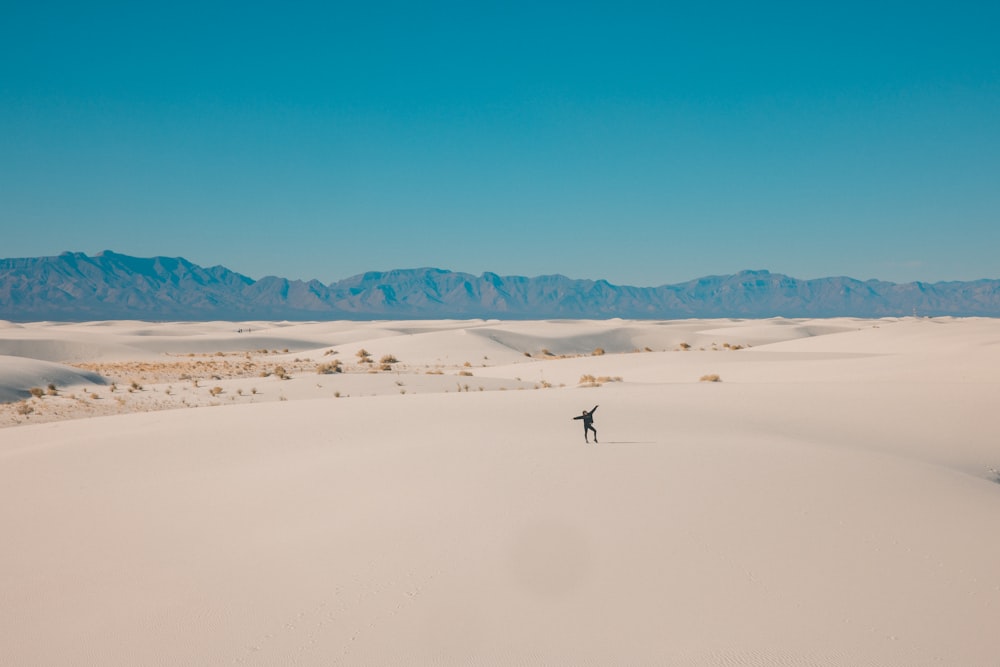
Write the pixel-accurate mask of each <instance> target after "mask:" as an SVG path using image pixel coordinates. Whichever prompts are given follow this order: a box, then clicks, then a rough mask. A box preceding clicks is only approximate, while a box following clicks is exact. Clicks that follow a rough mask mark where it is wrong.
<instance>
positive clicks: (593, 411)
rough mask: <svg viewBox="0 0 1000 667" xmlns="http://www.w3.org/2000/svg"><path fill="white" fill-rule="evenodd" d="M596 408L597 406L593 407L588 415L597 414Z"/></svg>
mask: <svg viewBox="0 0 1000 667" xmlns="http://www.w3.org/2000/svg"><path fill="white" fill-rule="evenodd" d="M597 407H598V406H596V405H595V406H594V409H593V410H591V411H590V414H594V413H595V412H597Z"/></svg>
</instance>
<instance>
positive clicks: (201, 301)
mask: <svg viewBox="0 0 1000 667" xmlns="http://www.w3.org/2000/svg"><path fill="white" fill-rule="evenodd" d="M914 311H916V312H917V313H918V314H920V315H955V316H976V315H978V316H987V317H997V316H1000V280H992V279H984V280H976V281H966V282H961V281H954V282H937V283H923V282H914V283H904V284H898V283H890V282H883V281H878V280H868V281H859V280H855V279H853V278H847V277H833V278H818V279H814V280H799V279H796V278H791V277H789V276H785V275H782V274H777V273H770V272H769V271H741V272H739V273H736V274H734V275H728V276H707V277H704V278H699V279H696V280H692V281H689V282H684V283H678V284H675V285H663V286H660V287H631V286H620V285H613V284H611V283H609V282H607V281H605V280H577V279H571V278H567V277H565V276H560V275H549V276H538V277H535V278H526V277H523V276H499V275H497V274H495V273H484V274H482V275H481V276H474V275H472V274H468V273H458V272H454V271H446V270H442V269H433V268H421V269H399V270H394V271H386V272H379V271H372V272H368V273H364V274H360V275H357V276H353V277H350V278H346V279H344V280H340V281H337V282H334V283H330V284H329V285H326V284H323V283H321V282H320V281H318V280H310V281H301V280H288V279H286V278H279V277H274V276H268V277H266V278H261V279H260V280H253V279H251V278H248V277H247V276H244V275H242V274H239V273H236V272H234V271H230V270H229V269H227V268H225V267H223V266H213V267H209V268H204V267H201V266H198V265H196V264H193V263H191V262H189V261H187V260H186V259H183V258H180V257H177V258H171V257H151V258H140V257H131V256H129V255H122V254H118V253H115V252H111V251H104V252H101V253H98V254H97V255H94V256H88V255H85V254H84V253H73V252H64V253H62V254H61V255H58V256H55V257H36V258H22V259H0V319H7V320H14V321H32V320H55V321H81V320H105V319H145V320H215V319H219V320H247V319H287V320H330V319H383V318H384V319H412V318H426V319H439V318H491V317H492V318H507V319H542V318H607V317H623V318H635V319H678V318H691V317H746V318H761V317H778V316H781V317H835V316H855V317H883V316H903V315H911V314H913V312H914Z"/></svg>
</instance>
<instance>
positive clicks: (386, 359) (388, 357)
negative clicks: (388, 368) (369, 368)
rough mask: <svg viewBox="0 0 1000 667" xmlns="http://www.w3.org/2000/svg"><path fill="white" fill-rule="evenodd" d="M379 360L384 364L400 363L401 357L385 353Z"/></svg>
mask: <svg viewBox="0 0 1000 667" xmlns="http://www.w3.org/2000/svg"><path fill="white" fill-rule="evenodd" d="M378 362H379V363H380V364H383V365H385V364H398V363H399V359H397V358H396V357H394V356H393V355H391V354H385V355H382V358H381V359H379V360H378Z"/></svg>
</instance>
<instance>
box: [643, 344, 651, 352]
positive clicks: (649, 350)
mask: <svg viewBox="0 0 1000 667" xmlns="http://www.w3.org/2000/svg"><path fill="white" fill-rule="evenodd" d="M642 350H643V352H652V351H653V348H651V347H649V346H648V345H647V346H646V347H644V348H642Z"/></svg>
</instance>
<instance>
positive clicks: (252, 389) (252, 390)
mask: <svg viewBox="0 0 1000 667" xmlns="http://www.w3.org/2000/svg"><path fill="white" fill-rule="evenodd" d="M250 393H251V394H254V395H256V394H257V387H250Z"/></svg>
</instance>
